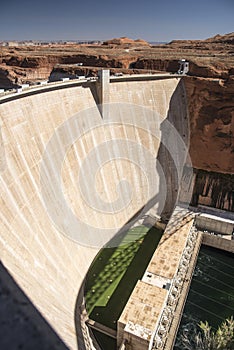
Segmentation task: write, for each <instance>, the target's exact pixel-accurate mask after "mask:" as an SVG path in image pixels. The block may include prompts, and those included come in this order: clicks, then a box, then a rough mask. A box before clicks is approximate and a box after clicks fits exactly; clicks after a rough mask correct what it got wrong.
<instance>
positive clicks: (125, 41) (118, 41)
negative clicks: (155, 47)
mask: <svg viewBox="0 0 234 350" xmlns="http://www.w3.org/2000/svg"><path fill="white" fill-rule="evenodd" d="M103 45H108V46H124V45H128V46H130V45H131V46H138V45H141V46H150V44H149V43H148V42H147V41H145V40H143V39H136V40H133V39H130V38H127V37H125V36H124V37H121V38H114V39H110V40H106V41H104V42H103Z"/></svg>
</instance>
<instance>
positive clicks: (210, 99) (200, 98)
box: [184, 76, 234, 173]
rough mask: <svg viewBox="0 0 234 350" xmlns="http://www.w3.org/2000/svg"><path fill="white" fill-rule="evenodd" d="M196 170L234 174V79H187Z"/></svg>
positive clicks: (192, 146) (193, 157) (191, 144)
mask: <svg viewBox="0 0 234 350" xmlns="http://www.w3.org/2000/svg"><path fill="white" fill-rule="evenodd" d="M184 80H185V86H186V92H187V99H188V103H189V116H190V132H191V137H190V156H191V159H192V163H193V167H194V168H198V169H203V170H208V171H214V172H219V173H234V139H233V137H234V101H233V91H234V77H233V76H232V77H230V78H229V79H227V80H226V81H223V80H220V79H215V80H214V79H204V78H189V77H186V78H185V79H184Z"/></svg>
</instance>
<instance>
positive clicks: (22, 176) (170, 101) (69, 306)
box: [0, 78, 188, 349]
mask: <svg viewBox="0 0 234 350" xmlns="http://www.w3.org/2000/svg"><path fill="white" fill-rule="evenodd" d="M90 84H91V83H87V84H80V85H78V86H70V87H66V88H61V89H53V88H51V89H48V90H45V91H43V93H42V92H41V93H39V91H38V93H35V94H25V96H23V95H22V96H15V98H12V99H8V100H6V101H4V100H2V101H1V106H0V109H1V114H0V116H1V164H0V165H1V168H0V171H1V179H0V181H1V184H0V187H1V213H0V215H1V238H0V249H1V260H2V263H3V265H4V266H5V268H6V269H7V271H8V272H9V274H10V275H11V276H12V277H13V279H14V281H15V282H16V283H17V285H18V286H19V287H20V288H21V289H22V290H23V292H24V293H25V294H26V295H27V297H28V298H29V299H30V301H31V302H32V303H33V305H34V306H35V308H36V309H37V310H38V311H39V312H40V313H41V315H42V316H43V317H44V318H45V320H46V321H47V322H48V323H49V325H50V326H51V327H52V328H53V329H54V331H55V332H56V333H57V334H58V335H59V337H60V338H61V339H62V340H63V342H64V343H65V344H66V345H67V346H68V347H69V348H71V349H76V348H77V334H76V330H75V322H74V317H75V316H74V313H75V304H76V299H77V295H78V291H79V289H80V287H81V284H82V281H83V279H84V277H85V275H86V273H87V270H88V268H89V266H90V264H91V263H92V261H93V259H94V257H95V255H96V254H97V252H98V251H99V249H100V248H101V247H102V246H103V245H105V244H106V243H107V242H108V241H109V239H110V238H111V237H113V235H114V234H115V233H117V232H118V231H119V230H120V229H121V228H122V227H123V226H124V225H125V224H126V223H127V222H129V221H131V219H132V218H133V217H134V216H135V215H136V213H138V212H139V211H141V210H142V208H144V207H147V205H148V207H147V208H146V209H147V210H145V212H150V214H151V215H152V216H153V217H155V218H157V217H160V216H161V215H162V214H164V215H170V213H171V212H172V210H173V208H174V205H175V202H176V199H177V194H178V184H177V182H178V178H179V177H180V174H181V172H182V168H183V164H182V165H181V168H180V169H178V167H177V164H176V162H177V160H178V159H177V158H179V157H180V152H179V151H180V149H179V148H178V149H177V150H176V151H175V154H176V157H175V156H173V157H170V154H169V153H170V149H169V150H166V147H165V144H164V145H163V139H165V140H168V138H169V139H170V133H169V134H167V133H166V132H164V131H165V127H164V126H165V122H166V121H168V122H171V121H173V128H174V129H175V130H177V132H178V133H179V135H183V137H184V141H185V144H186V142H187V137H188V130H187V129H188V127H187V121H186V120H187V119H188V118H187V109H186V96H185V94H184V88H183V84H182V82H181V81H180V79H178V78H170V79H162V80H160V79H159V80H150V81H147V80H143V81H131V82H129V81H121V82H111V83H110V86H109V103H110V107H109V112H110V113H109V117H108V118H109V119H106V120H105V118H104V119H103V118H102V116H101V114H100V111H99V109H98V106H97V104H96V99H95V93H94V92H93V89H92V88H91V87H90ZM166 129H167V128H166ZM166 131H167V130H166ZM172 144H173V143H172ZM171 147H172V146H171ZM174 148H175V149H176V147H174ZM184 151H186V150H184ZM171 158H174V159H171ZM175 158H176V159H175ZM182 158H185V153H184V154H183V155H182ZM157 159H158V161H157ZM172 163H173V164H174V165H173V164H172ZM175 164H176V168H177V172H178V173H177V175H176V176H174V175H173V167H175ZM178 164H181V162H180V161H178ZM95 167H96V169H95ZM165 170H167V173H166V171H165ZM176 179H177V180H176ZM176 181H177V182H176ZM175 187H176V188H175ZM174 190H175V191H174ZM145 212H144V213H145Z"/></svg>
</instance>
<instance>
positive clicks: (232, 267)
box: [200, 252, 234, 269]
mask: <svg viewBox="0 0 234 350" xmlns="http://www.w3.org/2000/svg"><path fill="white" fill-rule="evenodd" d="M200 254H201V255H205V256H208V257H209V258H211V259H214V260H217V261H219V262H220V263H221V264H223V265H226V266H228V267H230V268H231V269H234V266H232V265H229V264H227V263H225V262H223V261H222V260H220V259H217V258H215V257H213V256H212V255H209V254H206V253H204V252H200Z"/></svg>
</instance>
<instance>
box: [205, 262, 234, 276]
mask: <svg viewBox="0 0 234 350" xmlns="http://www.w3.org/2000/svg"><path fill="white" fill-rule="evenodd" d="M199 263H200V264H202V265H206V266H209V267H210V268H212V269H213V270H216V271H218V272H219V273H221V274H222V275H226V276H228V277H231V278H233V279H234V276H232V275H230V274H229V273H226V272H223V271H221V270H219V269H217V268H215V267H213V266H212V265H208V264H206V263H204V262H202V261H199Z"/></svg>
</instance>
